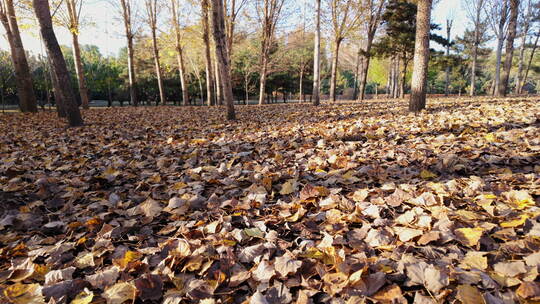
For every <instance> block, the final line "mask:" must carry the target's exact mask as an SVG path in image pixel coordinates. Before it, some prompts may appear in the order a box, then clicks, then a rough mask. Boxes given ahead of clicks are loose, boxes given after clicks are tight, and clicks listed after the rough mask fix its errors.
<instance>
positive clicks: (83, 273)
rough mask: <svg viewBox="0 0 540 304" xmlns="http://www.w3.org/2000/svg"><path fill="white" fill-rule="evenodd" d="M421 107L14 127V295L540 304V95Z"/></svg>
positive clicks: (1, 173) (112, 113) (6, 212)
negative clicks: (412, 111) (231, 118)
mask: <svg viewBox="0 0 540 304" xmlns="http://www.w3.org/2000/svg"><path fill="white" fill-rule="evenodd" d="M406 106H407V105H406V104H405V102H403V101H393V100H378V101H369V102H364V103H352V102H351V103H340V104H335V105H323V106H320V107H313V106H311V105H307V104H295V105H272V106H262V107H261V106H240V107H237V112H238V118H239V120H238V121H237V122H233V123H228V122H226V121H224V120H223V117H224V115H225V113H224V109H221V108H205V107H186V108H184V107H157V108H156V107H141V108H113V109H92V110H88V111H85V112H84V113H83V114H84V118H85V122H86V125H85V126H84V127H81V128H66V127H65V122H64V121H60V120H59V119H58V118H57V117H56V116H55V114H54V113H39V114H37V115H22V114H13V113H10V114H5V115H1V116H0V134H1V137H0V138H1V145H0V156H1V161H2V162H1V164H0V201H1V202H2V203H1V205H0V245H1V249H0V291H1V295H0V302H2V303H17V304H18V303H45V302H48V301H52V302H49V303H76V304H82V303H124V302H126V303H169V304H172V303H197V302H199V301H201V303H373V302H375V303H407V302H409V303H412V302H413V301H414V303H448V302H454V301H456V300H459V301H461V302H462V303H467V304H468V303H474V304H477V303H484V302H485V303H517V302H520V301H521V302H523V303H525V302H527V303H532V302H534V301H538V300H540V285H539V284H538V281H539V279H540V276H539V275H538V267H539V265H540V253H538V252H539V250H540V208H539V207H540V183H539V181H540V179H539V178H540V136H539V135H540V102H538V99H536V98H510V99H504V100H503V99H498V100H497V99H486V98H478V99H467V98H461V99H458V98H453V99H439V100H430V101H429V103H428V108H429V110H427V111H426V112H424V113H422V114H418V115H414V114H409V113H407V112H406ZM51 298H52V299H51ZM71 301H73V302H71Z"/></svg>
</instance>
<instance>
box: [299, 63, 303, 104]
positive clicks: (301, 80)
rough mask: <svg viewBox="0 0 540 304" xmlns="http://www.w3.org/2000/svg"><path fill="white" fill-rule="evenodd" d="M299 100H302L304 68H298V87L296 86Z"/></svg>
mask: <svg viewBox="0 0 540 304" xmlns="http://www.w3.org/2000/svg"><path fill="white" fill-rule="evenodd" d="M298 92H299V93H300V94H299V96H298V97H299V98H300V101H301V102H302V101H304V69H302V70H300V87H299V88H298Z"/></svg>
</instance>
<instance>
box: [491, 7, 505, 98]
mask: <svg viewBox="0 0 540 304" xmlns="http://www.w3.org/2000/svg"><path fill="white" fill-rule="evenodd" d="M507 5H508V0H504V5H503V8H502V10H501V16H500V20H499V29H498V33H497V49H496V55H495V57H496V60H497V63H496V65H495V79H494V82H493V90H492V95H498V94H499V92H500V89H499V87H500V84H501V63H502V49H503V45H504V25H505V23H506V10H507Z"/></svg>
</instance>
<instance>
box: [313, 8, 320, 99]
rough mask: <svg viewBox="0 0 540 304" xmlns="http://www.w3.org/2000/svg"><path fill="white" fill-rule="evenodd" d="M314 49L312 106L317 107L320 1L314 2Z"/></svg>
mask: <svg viewBox="0 0 540 304" xmlns="http://www.w3.org/2000/svg"><path fill="white" fill-rule="evenodd" d="M315 2H316V12H315V47H314V51H313V53H314V55H313V57H314V58H313V105H315V106H318V105H319V104H320V103H321V99H320V90H321V89H320V84H321V0H315Z"/></svg>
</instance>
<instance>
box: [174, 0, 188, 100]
mask: <svg viewBox="0 0 540 304" xmlns="http://www.w3.org/2000/svg"><path fill="white" fill-rule="evenodd" d="M171 15H172V22H173V26H174V32H175V36H176V61H177V62H178V72H179V73H180V85H181V86H182V103H183V105H184V106H187V105H189V96H188V87H187V84H186V77H185V75H186V67H185V63H184V50H183V48H182V42H181V35H180V23H179V22H178V0H171Z"/></svg>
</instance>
